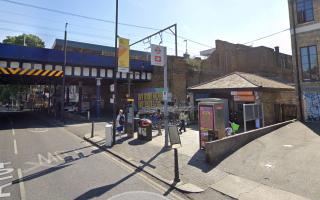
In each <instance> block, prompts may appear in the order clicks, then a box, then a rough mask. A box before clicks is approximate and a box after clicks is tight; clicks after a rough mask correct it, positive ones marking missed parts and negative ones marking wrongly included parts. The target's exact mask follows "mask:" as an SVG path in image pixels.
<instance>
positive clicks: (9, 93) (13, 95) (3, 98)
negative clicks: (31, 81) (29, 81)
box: [0, 85, 28, 102]
mask: <svg viewBox="0 0 320 200" xmlns="http://www.w3.org/2000/svg"><path fill="white" fill-rule="evenodd" d="M27 90H28V86H25V85H0V102H10V99H18V98H19V97H20V96H19V95H20V94H21V93H23V92H26V91H27Z"/></svg>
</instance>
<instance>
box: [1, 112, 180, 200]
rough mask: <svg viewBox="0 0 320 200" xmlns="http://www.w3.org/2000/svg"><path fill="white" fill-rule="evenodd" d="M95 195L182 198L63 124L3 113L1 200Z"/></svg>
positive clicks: (28, 115)
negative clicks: (62, 125) (92, 144)
mask: <svg viewBox="0 0 320 200" xmlns="http://www.w3.org/2000/svg"><path fill="white" fill-rule="evenodd" d="M164 195H165V196H164ZM92 198H95V199H114V200H117V199H139V200H141V199H142V200H143V199H155V200H157V199H166V198H168V199H182V198H181V195H180V194H177V193H176V192H175V191H172V190H170V189H168V188H166V187H165V186H164V185H162V184H160V183H159V182H157V181H156V180H153V179H151V178H150V177H148V176H146V175H144V174H143V173H140V172H138V171H136V170H135V169H133V168H131V167H130V166H128V165H126V164H124V163H122V162H121V161H119V160H117V159H115V158H114V157H112V156H111V155H109V154H107V153H105V152H101V151H100V150H98V149H96V148H95V147H93V146H91V145H90V144H88V143H86V142H84V141H83V140H81V139H80V138H79V137H77V136H75V135H74V134H72V133H70V132H68V131H67V130H66V129H64V128H62V127H56V126H52V125H49V124H47V123H45V122H44V121H42V120H41V119H39V118H37V117H34V115H33V114H28V113H1V114H0V200H2V199H4V200H6V199H22V200H37V199H39V200H43V199H46V200H50V199H54V200H57V199H92Z"/></svg>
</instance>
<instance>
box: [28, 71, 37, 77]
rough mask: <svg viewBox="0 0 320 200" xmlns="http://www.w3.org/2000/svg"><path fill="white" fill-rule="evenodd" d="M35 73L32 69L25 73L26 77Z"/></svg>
mask: <svg viewBox="0 0 320 200" xmlns="http://www.w3.org/2000/svg"><path fill="white" fill-rule="evenodd" d="M35 71H36V70H35V69H32V70H30V71H29V72H28V73H27V75H28V76H30V75H32V74H33V72H35Z"/></svg>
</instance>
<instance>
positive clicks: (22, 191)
mask: <svg viewBox="0 0 320 200" xmlns="http://www.w3.org/2000/svg"><path fill="white" fill-rule="evenodd" d="M18 178H19V187H20V196H21V200H26V188H25V187H24V182H23V177H22V171H21V169H20V168H19V169H18Z"/></svg>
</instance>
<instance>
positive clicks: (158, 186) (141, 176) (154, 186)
mask: <svg viewBox="0 0 320 200" xmlns="http://www.w3.org/2000/svg"><path fill="white" fill-rule="evenodd" d="M93 148H94V149H95V150H97V149H98V148H97V147H93ZM103 155H105V156H106V157H108V158H109V159H111V160H112V161H114V162H115V163H116V164H118V165H119V166H120V167H122V168H123V169H126V170H127V171H128V172H130V173H133V172H135V171H136V170H135V169H133V167H131V166H128V165H127V164H124V163H122V162H121V161H120V160H117V159H116V158H114V157H113V156H111V155H109V154H108V153H107V152H105V151H104V152H103ZM136 175H137V176H138V177H139V178H140V179H142V180H143V181H145V182H146V183H149V185H150V186H151V187H153V188H154V189H156V190H158V191H159V192H161V193H162V192H166V191H167V188H165V187H163V186H162V185H160V184H159V183H157V182H155V181H153V180H151V179H150V178H148V177H147V176H145V175H143V174H141V173H137V174H136ZM170 195H171V196H173V197H174V198H175V199H179V200H184V199H183V198H182V197H180V196H178V195H176V194H175V193H170Z"/></svg>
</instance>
